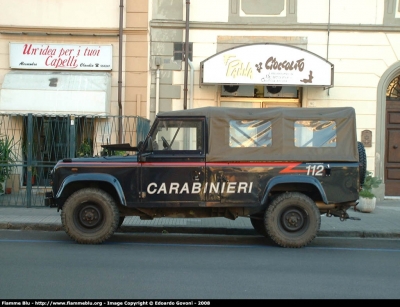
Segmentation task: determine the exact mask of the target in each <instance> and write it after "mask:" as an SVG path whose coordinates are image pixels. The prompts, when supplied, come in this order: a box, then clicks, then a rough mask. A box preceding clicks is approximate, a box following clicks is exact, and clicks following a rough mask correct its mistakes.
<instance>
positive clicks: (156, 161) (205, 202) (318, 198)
mask: <svg viewBox="0 0 400 307" xmlns="http://www.w3.org/2000/svg"><path fill="white" fill-rule="evenodd" d="M355 117H356V116H355V111H354V109H353V108H350V107H345V108H267V109H248V108H219V107H206V108H198V109H191V110H182V111H171V112H164V113H161V114H159V115H158V116H157V118H156V120H155V121H154V124H153V125H152V127H151V130H150V132H149V133H148V135H147V137H146V139H145V140H144V141H143V142H140V143H139V144H138V146H137V147H131V145H130V144H125V145H124V144H116V145H111V146H104V147H106V149H108V150H111V151H112V150H115V149H118V150H125V151H130V150H133V151H134V153H133V154H130V155H125V156H102V157H93V158H74V159H69V158H67V159H63V160H62V161H59V162H58V163H57V165H56V166H55V167H54V169H53V171H52V175H51V176H52V178H51V180H52V192H50V193H47V195H46V204H47V205H49V206H51V207H57V208H58V209H60V210H61V211H62V212H61V220H62V224H63V226H64V229H65V231H66V232H67V233H68V235H69V236H71V238H73V239H74V240H76V241H77V242H79V243H88V244H95V243H101V242H103V241H104V240H106V239H108V238H109V237H110V236H111V235H112V234H113V233H114V232H115V231H116V229H117V228H118V227H119V225H121V223H122V222H123V220H124V218H125V216H139V217H140V218H141V219H154V218H160V217H174V218H182V217H183V218H205V217H225V218H228V219H236V218H237V217H239V216H241V217H248V218H249V219H250V221H251V223H252V225H253V226H254V228H255V230H256V231H257V232H258V233H260V234H261V235H263V236H266V237H268V238H270V239H272V241H273V242H275V243H276V244H278V245H280V246H283V247H303V246H305V245H307V244H308V243H310V242H311V241H312V240H313V239H314V238H315V236H316V235H317V231H318V229H319V227H320V223H321V214H327V215H329V216H336V217H338V218H340V219H341V220H345V219H348V218H349V216H348V214H347V212H346V211H347V210H348V209H349V208H350V207H352V206H355V205H356V204H357V199H358V192H359V190H360V186H361V184H362V182H363V180H364V177H365V171H366V170H365V168H366V156H365V150H364V147H363V146H362V144H361V143H360V142H357V137H356V120H355Z"/></svg>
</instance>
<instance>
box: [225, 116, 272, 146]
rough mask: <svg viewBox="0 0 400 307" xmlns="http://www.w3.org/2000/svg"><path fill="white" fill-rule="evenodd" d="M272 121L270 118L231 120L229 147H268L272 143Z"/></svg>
mask: <svg viewBox="0 0 400 307" xmlns="http://www.w3.org/2000/svg"><path fill="white" fill-rule="evenodd" d="M271 127H272V126H271V122H270V121H268V120H231V121H230V122H229V147H267V146H271V145H272V129H271Z"/></svg>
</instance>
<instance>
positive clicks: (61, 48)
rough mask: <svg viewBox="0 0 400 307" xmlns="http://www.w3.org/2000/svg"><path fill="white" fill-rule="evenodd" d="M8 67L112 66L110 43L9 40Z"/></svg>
mask: <svg viewBox="0 0 400 307" xmlns="http://www.w3.org/2000/svg"><path fill="white" fill-rule="evenodd" d="M9 58H10V67H11V68H19V69H52V70H54V69H56V70H112V45H70V44H68V45H67V44H45V43H34V44H32V43H10V57H9Z"/></svg>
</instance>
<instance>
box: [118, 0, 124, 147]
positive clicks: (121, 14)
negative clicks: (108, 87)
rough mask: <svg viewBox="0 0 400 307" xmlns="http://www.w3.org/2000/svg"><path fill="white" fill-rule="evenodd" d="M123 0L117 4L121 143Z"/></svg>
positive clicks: (119, 139)
mask: <svg viewBox="0 0 400 307" xmlns="http://www.w3.org/2000/svg"><path fill="white" fill-rule="evenodd" d="M123 13H124V0H120V4H119V50H118V52H119V54H118V143H120V144H121V143H122V102H121V95H122V93H121V92H122V27H123Z"/></svg>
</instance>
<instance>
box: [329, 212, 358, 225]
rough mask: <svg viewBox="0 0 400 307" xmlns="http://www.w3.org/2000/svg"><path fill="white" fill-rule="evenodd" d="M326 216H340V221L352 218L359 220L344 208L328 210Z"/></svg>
mask: <svg viewBox="0 0 400 307" xmlns="http://www.w3.org/2000/svg"><path fill="white" fill-rule="evenodd" d="M326 216H327V217H331V216H336V217H338V218H340V220H341V221H342V222H343V221H345V220H354V221H360V220H361V219H360V218H359V217H350V216H349V215H348V214H347V212H346V211H345V210H328V212H327V213H326Z"/></svg>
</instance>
